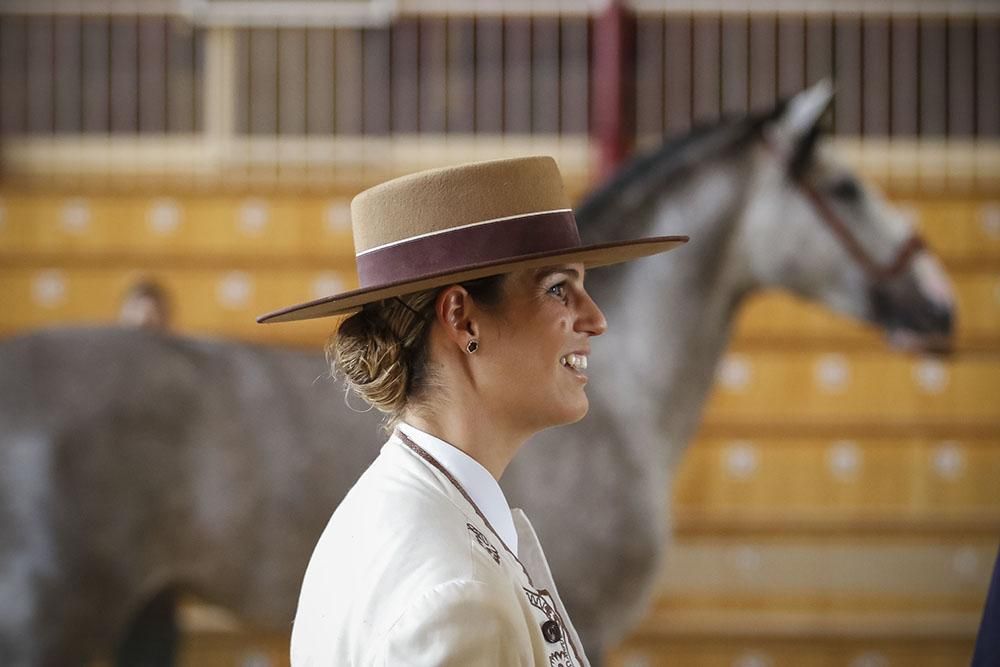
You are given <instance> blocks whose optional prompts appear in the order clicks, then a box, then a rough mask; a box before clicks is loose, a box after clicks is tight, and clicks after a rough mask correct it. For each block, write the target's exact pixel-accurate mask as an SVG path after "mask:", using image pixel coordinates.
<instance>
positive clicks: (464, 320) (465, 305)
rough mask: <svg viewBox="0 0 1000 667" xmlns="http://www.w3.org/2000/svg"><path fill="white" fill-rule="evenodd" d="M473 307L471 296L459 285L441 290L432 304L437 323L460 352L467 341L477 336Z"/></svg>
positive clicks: (464, 347) (477, 329)
mask: <svg viewBox="0 0 1000 667" xmlns="http://www.w3.org/2000/svg"><path fill="white" fill-rule="evenodd" d="M474 310H475V305H474V304H473V301H472V295H471V294H469V292H468V291H466V289H465V288H464V287H462V286H461V285H451V286H449V287H446V288H444V289H443V290H441V292H440V294H438V296H437V300H436V301H435V303H434V311H435V314H436V316H437V320H438V322H439V323H440V324H441V327H442V328H443V329H444V331H445V334H446V335H447V336H448V339H449V340H451V341H452V342H453V343H455V345H457V346H458V347H459V348H461V349H462V350H465V349H466V346H467V345H468V344H469V341H470V340H472V339H473V338H478V336H479V326H478V324H477V323H476V321H475V319H474V318H473V311H474Z"/></svg>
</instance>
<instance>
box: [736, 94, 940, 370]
mask: <svg viewBox="0 0 1000 667" xmlns="http://www.w3.org/2000/svg"><path fill="white" fill-rule="evenodd" d="M832 98H833V88H832V86H831V85H830V84H829V82H826V81H822V82H820V83H818V84H815V85H814V86H812V87H811V88H809V89H807V90H805V91H803V92H801V93H799V94H798V95H796V96H794V97H792V98H791V99H789V100H787V101H786V102H784V103H782V104H780V105H779V106H778V107H777V108H776V109H775V110H774V112H773V113H772V114H770V116H769V117H768V118H767V119H766V120H764V121H763V122H762V123H761V124H760V126H759V132H760V137H761V141H760V142H759V150H760V153H761V155H759V156H758V159H759V163H758V166H759V168H758V169H757V170H756V179H757V185H756V189H757V190H758V191H759V192H767V193H769V194H768V196H755V197H752V198H750V199H749V206H748V207H747V210H746V212H745V216H744V220H743V233H744V234H745V238H746V241H747V247H748V248H749V249H750V250H749V258H748V259H749V267H750V275H751V280H752V281H753V283H754V286H755V287H764V288H766V287H782V288H784V289H787V290H790V291H791V292H792V293H794V294H796V295H798V296H801V297H802V298H804V299H808V300H810V301H816V302H819V303H821V304H823V305H825V306H827V307H828V308H830V309H831V310H833V311H835V312H838V313H841V314H844V315H847V316H849V317H853V318H855V319H858V320H861V321H865V322H868V323H871V324H873V325H876V326H879V327H880V328H882V329H883V330H884V331H885V332H886V335H887V337H888V340H889V343H890V345H892V346H893V347H895V348H897V349H903V350H906V351H920V352H946V351H949V350H950V348H951V343H952V333H953V327H954V319H955V299H954V296H953V292H952V287H951V283H950V281H949V279H948V277H947V276H946V274H945V272H944V270H943V268H942V267H941V264H940V262H939V261H938V259H937V258H936V257H935V256H934V255H933V254H931V252H930V251H929V250H928V249H927V247H926V246H925V244H924V242H923V240H922V239H921V238H920V236H919V234H918V233H917V231H916V230H915V229H914V227H913V225H912V224H911V223H910V222H909V221H908V220H907V218H906V216H905V215H904V214H903V213H902V212H901V211H899V210H898V209H896V208H895V207H893V206H892V205H890V204H889V203H888V202H887V201H886V199H885V197H884V196H883V195H882V194H881V193H880V192H879V191H878V190H877V189H876V188H875V187H874V186H873V185H871V184H870V183H867V182H865V181H864V180H863V179H862V178H860V177H859V176H858V175H857V174H855V173H854V172H853V171H852V170H851V169H849V168H848V167H847V166H846V165H845V164H844V163H843V162H841V161H840V160H838V159H837V157H836V155H834V154H833V151H832V150H831V148H830V146H829V145H828V144H826V143H824V142H823V141H822V137H823V131H822V124H821V122H820V121H821V118H822V117H823V115H824V113H825V112H826V110H827V108H828V107H829V105H830V102H831V100H832Z"/></svg>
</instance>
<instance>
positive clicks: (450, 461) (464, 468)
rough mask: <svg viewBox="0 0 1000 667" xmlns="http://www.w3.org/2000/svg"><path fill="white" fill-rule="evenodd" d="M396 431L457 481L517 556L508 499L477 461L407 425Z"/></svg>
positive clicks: (439, 439)
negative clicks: (420, 448) (412, 442)
mask: <svg viewBox="0 0 1000 667" xmlns="http://www.w3.org/2000/svg"><path fill="white" fill-rule="evenodd" d="M397 428H398V429H399V430H400V431H402V432H403V434H404V435H406V436H407V437H408V438H410V439H411V440H413V441H414V442H415V443H417V444H418V445H420V447H422V448H423V449H424V450H425V451H426V452H427V453H428V454H430V455H431V456H433V457H434V458H435V459H437V460H438V462H439V463H440V464H441V465H443V466H444V467H445V469H446V470H447V471H448V472H449V473H451V475H452V476H453V477H454V478H455V479H457V480H458V482H459V484H461V485H462V486H463V487H464V488H465V492H466V493H468V494H469V496H470V497H471V498H472V501H473V502H474V503H475V504H476V505H478V506H479V509H480V511H482V513H483V514H484V515H485V516H486V520H487V521H489V522H490V524H491V525H492V526H493V529H494V530H496V531H497V535H498V536H499V537H500V539H501V540H503V542H504V544H506V545H507V548H508V549H510V550H511V552H512V553H513V554H514V555H515V556H516V555H517V529H516V528H514V517H513V516H512V515H511V512H510V505H508V504H507V498H506V497H505V496H504V495H503V490H502V489H501V488H500V484H498V483H497V480H496V478H495V477H493V475H491V474H490V471H489V470H487V469H486V468H484V467H483V465H482V464H481V463H479V461H477V460H476V459H474V458H472V457H471V456H469V455H468V454H466V453H465V452H463V451H462V450H461V449H459V448H458V447H455V446H454V445H449V444H448V443H447V442H445V441H444V440H442V439H441V438H437V437H435V436H433V435H431V434H430V433H425V432H424V431H421V430H420V429H418V428H416V427H415V426H410V425H409V424H407V423H406V422H399V424H398V425H397Z"/></svg>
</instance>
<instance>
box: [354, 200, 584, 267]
mask: <svg viewBox="0 0 1000 667" xmlns="http://www.w3.org/2000/svg"><path fill="white" fill-rule="evenodd" d="M572 212H573V209H571V208H557V209H552V210H551V211H532V212H531V213H519V214H517V215H508V216H505V217H503V218H493V219H492V220H482V221H480V222H470V223H469V224H467V225H459V226H458V227H448V228H447V229H438V230H436V231H433V232H425V233H423V234H417V235H416V236H407V237H406V238H405V239H399V240H398V241H390V242H389V243H383V244H382V245H380V246H375V247H374V248H368V249H367V250H362V251H361V252H359V253H355V255H354V256H355V257H361V256H362V255H365V254H367V253H370V252H375V251H376V250H382V249H383V248H389V247H392V246H394V245H398V244H400V243H407V242H409V241H415V240H417V239H422V238H426V237H428V236H435V235H437V234H444V233H446V232H453V231H456V230H458V229H466V228H468V227H478V226H479V225H489V224H492V223H494V222H503V221H505V220H516V219H518V218H527V217H531V216H534V215H545V214H548V213H572Z"/></svg>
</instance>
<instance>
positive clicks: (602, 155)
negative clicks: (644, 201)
mask: <svg viewBox="0 0 1000 667" xmlns="http://www.w3.org/2000/svg"><path fill="white" fill-rule="evenodd" d="M592 81H593V89H592V91H591V99H592V100H593V104H592V105H591V108H592V109H593V119H594V120H593V124H592V125H591V132H592V133H593V135H592V138H593V139H594V140H595V141H596V143H597V146H598V165H597V177H598V181H603V180H604V179H606V178H607V177H608V176H610V175H611V174H612V173H613V172H614V170H615V169H616V168H617V167H618V166H619V165H620V164H621V163H622V162H623V161H624V160H625V158H626V157H628V154H629V153H630V152H631V150H632V144H633V140H634V134H635V132H634V126H635V113H634V112H635V15H634V14H633V13H632V11H631V10H630V9H629V8H627V7H625V5H624V2H623V0H611V1H610V2H609V3H608V7H607V9H605V10H604V12H603V13H602V14H601V15H600V16H599V17H598V18H597V20H596V21H595V22H594V76H593V80H592Z"/></svg>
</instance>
